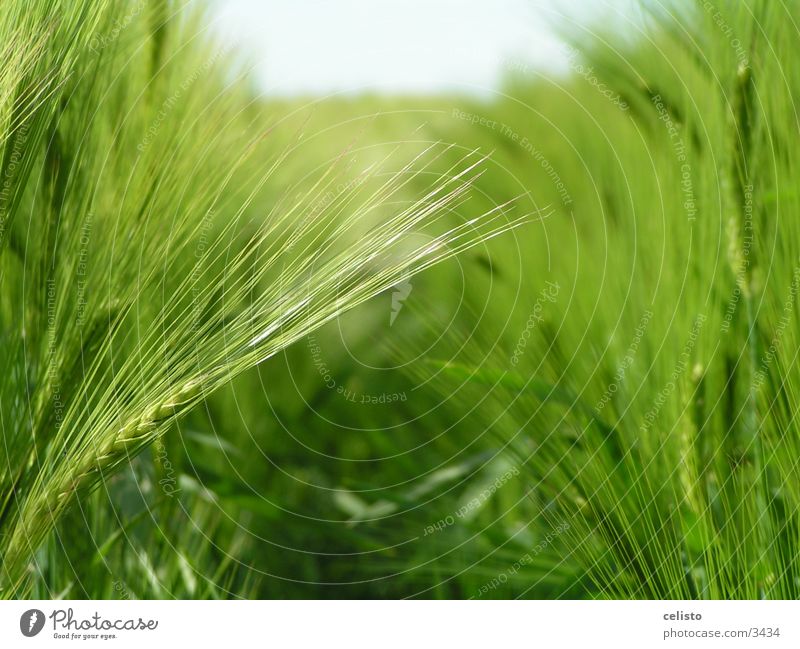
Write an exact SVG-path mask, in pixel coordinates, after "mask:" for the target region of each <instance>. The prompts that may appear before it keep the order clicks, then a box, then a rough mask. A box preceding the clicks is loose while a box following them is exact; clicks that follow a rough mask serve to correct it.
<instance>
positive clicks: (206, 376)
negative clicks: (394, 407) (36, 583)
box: [0, 0, 526, 596]
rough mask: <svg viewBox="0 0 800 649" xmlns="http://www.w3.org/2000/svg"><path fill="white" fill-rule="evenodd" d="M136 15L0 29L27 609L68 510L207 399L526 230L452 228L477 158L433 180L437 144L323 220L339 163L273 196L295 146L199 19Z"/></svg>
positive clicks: (3, 543)
mask: <svg viewBox="0 0 800 649" xmlns="http://www.w3.org/2000/svg"><path fill="white" fill-rule="evenodd" d="M129 8H130V5H129V4H128V3H124V2H114V1H109V2H95V1H91V2H89V1H87V2H82V1H80V2H75V1H73V0H70V1H69V2H62V1H59V0H52V1H51V0H44V1H42V2H33V3H31V2H12V3H8V4H7V5H4V7H3V10H2V14H1V15H0V21H1V22H0V25H1V26H0V30H1V33H2V35H3V38H2V41H3V43H4V60H5V61H7V63H6V64H4V66H3V72H2V91H1V92H2V107H1V108H0V114H1V118H0V119H2V125H1V126H0V139H2V144H3V162H2V178H3V189H2V203H1V204H0V209H1V210H2V219H1V220H0V223H1V224H2V225H1V226H0V229H1V231H2V251H1V254H2V257H0V259H2V268H0V273H1V274H2V285H3V301H2V309H1V310H0V313H1V314H2V336H3V345H2V354H3V368H4V372H3V376H2V379H0V381H2V383H1V386H0V394H1V395H2V396H0V404H2V409H1V410H0V412H1V413H2V430H3V445H2V451H1V452H2V460H0V494H1V495H0V555H2V557H3V560H2V573H1V574H0V588H2V593H3V594H4V595H5V596H18V595H21V594H25V593H27V592H28V591H29V589H30V587H31V582H30V576H31V570H35V565H36V562H35V561H32V558H33V557H34V554H35V553H36V551H37V550H38V548H40V547H41V546H42V544H43V543H44V542H45V540H46V539H47V537H48V534H49V533H51V531H52V530H53V527H54V525H55V524H56V523H57V522H58V521H59V519H60V518H61V517H62V516H64V515H65V513H66V512H67V511H68V510H69V509H70V508H71V507H73V506H74V505H75V502H76V499H77V498H79V496H80V495H81V494H86V493H89V492H91V491H92V490H93V489H94V488H96V487H97V486H98V485H99V484H100V483H102V482H104V481H107V480H108V479H109V478H110V477H111V476H112V475H113V474H114V473H115V472H117V471H119V470H120V469H122V468H123V467H125V466H126V465H128V464H129V463H130V461H131V459H132V458H134V457H135V456H137V455H138V454H139V453H141V451H142V450H144V449H145V448H147V447H148V446H150V445H151V444H153V443H154V442H156V441H157V440H159V439H160V438H161V437H162V436H164V435H165V434H167V433H168V430H169V428H170V426H171V425H172V423H173V422H174V421H175V420H176V418H178V417H180V416H182V415H184V414H185V413H186V412H187V411H188V410H190V409H191V408H192V407H193V406H195V405H197V404H198V403H200V402H201V400H203V398H205V397H206V396H208V395H209V394H211V393H213V392H214V391H215V390H217V389H219V388H220V387H221V386H223V385H225V384H227V383H228V382H230V381H231V379H232V378H234V377H235V376H237V375H238V374H240V373H242V372H243V371H245V370H247V369H248V368H250V367H253V366H255V365H257V364H258V363H261V362H263V361H264V360H266V359H268V358H270V357H271V356H274V355H275V354H276V353H277V352H278V351H279V350H281V349H283V348H284V347H286V346H288V345H290V344H291V343H293V342H294V341H296V340H298V339H299V338H301V337H302V336H304V335H305V334H307V333H308V332H309V331H311V330H313V329H315V328H317V327H319V326H321V325H322V324H324V323H325V322H327V321H329V320H331V319H333V318H335V317H336V316H337V315H338V314H340V313H342V312H343V311H345V310H347V309H349V308H352V307H354V306H356V305H358V304H360V303H361V302H363V301H365V300H367V299H369V298H370V297H372V296H374V295H376V294H378V293H380V292H381V291H383V290H384V289H386V288H388V287H390V286H392V285H393V284H394V283H396V282H398V281H400V280H402V279H403V278H407V277H409V276H410V275H412V274H414V273H416V272H418V271H420V270H422V269H424V268H426V267H428V266H430V265H432V264H434V263H436V262H438V261H440V260H442V259H444V258H445V257H447V256H450V255H452V254H455V253H457V252H459V251H460V250H463V249H466V248H468V247H470V246H471V245H473V244H474V243H475V242H477V241H480V240H482V239H485V238H491V237H492V236H494V235H495V234H499V233H501V232H503V231H504V230H507V229H509V228H511V227H513V226H514V225H516V224H519V223H521V222H522V221H524V220H525V218H526V217H525V216H524V215H522V216H509V212H508V211H507V210H505V209H503V206H498V207H497V208H496V209H494V210H489V211H488V212H487V213H485V214H483V215H482V216H481V215H480V214H478V215H473V216H472V217H471V218H469V219H461V220H460V222H458V223H457V224H455V225H454V224H453V218H452V216H451V215H453V214H455V213H456V212H458V211H459V210H460V209H467V208H466V207H464V204H465V202H467V201H468V198H469V195H468V191H469V185H470V181H471V180H473V179H474V177H475V175H476V173H478V167H479V166H480V164H481V162H482V157H481V156H480V155H479V154H477V153H467V154H465V155H463V156H461V155H460V156H459V162H458V163H456V164H452V165H448V166H447V167H443V166H441V165H437V160H439V159H440V158H441V157H442V156H443V155H445V154H446V153H447V150H448V147H446V146H444V145H441V146H437V145H436V144H432V145H430V146H426V147H423V148H422V149H421V150H420V151H418V152H417V153H416V154H415V155H413V156H411V157H410V158H409V159H408V160H407V161H406V162H404V163H403V164H402V165H400V166H399V167H397V168H395V169H394V170H390V169H388V168H387V166H388V165H389V164H391V162H390V161H391V160H392V156H391V154H389V155H387V156H386V157H384V158H383V159H376V160H374V161H373V162H372V163H371V164H370V165H368V166H367V167H365V168H364V169H363V170H362V171H361V174H362V176H363V178H362V179H361V182H360V183H359V184H358V185H357V187H358V191H355V189H345V190H343V191H340V192H338V193H337V195H336V196H335V197H334V199H333V200H330V201H327V202H326V204H325V205H324V206H323V207H322V208H321V209H314V205H315V202H316V200H317V197H318V196H322V195H324V194H325V193H326V192H327V190H328V188H329V186H332V185H334V184H335V179H336V178H337V174H338V173H339V168H338V167H337V165H336V164H332V165H331V166H330V167H329V168H328V169H326V170H324V171H323V172H322V173H319V174H318V176H317V178H316V179H315V180H314V181H313V182H312V183H307V184H306V185H305V186H302V187H293V186H291V184H289V185H288V186H286V187H285V188H284V190H283V191H282V192H280V193H277V194H271V195H268V194H267V192H266V191H265V186H266V185H267V183H268V182H269V181H271V180H272V179H273V178H274V177H275V175H276V174H278V173H280V171H281V169H282V167H283V165H285V164H289V162H288V160H290V159H291V158H292V153H293V151H292V146H291V144H283V145H276V143H275V142H274V141H273V138H271V132H272V131H273V130H276V129H280V128H282V127H281V125H280V124H276V123H269V122H267V120H266V119H264V114H263V112H261V111H257V110H255V109H253V106H252V104H253V101H254V100H253V98H252V97H250V96H248V90H247V86H246V84H245V82H244V81H240V80H238V79H239V77H234V78H231V75H230V70H231V69H232V65H231V62H230V61H226V55H227V52H226V51H225V49H224V48H223V47H222V46H221V45H219V44H218V43H215V41H214V39H213V37H212V35H211V34H210V33H208V30H207V28H206V27H204V23H203V17H202V16H201V15H198V14H197V11H196V10H191V9H186V8H185V7H180V6H177V5H175V4H173V3H169V2H161V3H159V2H153V3H148V6H147V8H146V9H142V10H141V11H140V13H142V14H143V15H140V16H137V17H136V20H135V21H134V20H132V19H131V20H130V21H128V23H127V24H121V23H120V22H119V20H118V17H119V16H121V15H124V14H125V12H126V10H128V9H129ZM222 63H228V64H229V65H227V66H225V65H221V64H222ZM345 154H346V151H343V153H342V155H343V156H344V155H345ZM420 178H424V179H425V181H424V183H422V184H425V185H426V186H427V189H425V190H421V191H419V193H417V194H416V197H415V198H413V199H411V198H409V196H410V194H409V193H408V191H407V190H406V189H405V188H406V186H407V185H409V184H410V183H415V184H417V185H419V184H420V183H419V182H418V179H420ZM272 187H273V188H274V187H275V184H274V183H273V185H272ZM353 187H356V186H355V185H354V186H353ZM448 222H449V223H450V225H448ZM423 226H425V227H426V228H427V229H428V230H427V231H428V232H430V233H431V234H430V238H429V239H427V240H426V241H425V243H424V244H421V243H414V241H413V240H412V239H410V236H411V235H412V234H413V233H414V232H416V231H417V230H418V229H420V228H422V227H423Z"/></svg>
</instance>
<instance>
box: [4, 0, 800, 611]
mask: <svg viewBox="0 0 800 649" xmlns="http://www.w3.org/2000/svg"><path fill="white" fill-rule="evenodd" d="M556 5H557V3H553V5H552V6H550V7H549V8H548V7H545V13H546V14H547V15H549V17H550V19H551V20H552V23H553V26H554V29H555V30H557V31H558V33H559V34H560V35H561V36H562V37H563V39H564V41H565V42H567V43H569V46H568V47H565V49H564V52H563V62H564V63H565V66H564V70H561V71H558V72H552V73H543V72H541V71H539V70H534V69H531V68H529V67H528V66H527V65H525V64H523V63H522V62H521V61H510V60H509V61H504V62H503V69H504V72H505V75H504V81H503V88H502V92H494V93H492V92H490V93H488V96H482V97H480V98H475V97H474V96H471V95H468V94H460V93H450V94H444V95H439V96H435V97H433V96H432V97H391V98H389V97H379V96H370V95H359V96H341V97H332V98H327V99H324V100H323V99H313V100H311V101H305V100H301V99H277V98H274V97H270V96H266V97H264V96H261V95H259V94H257V93H255V92H254V90H253V88H252V86H251V85H250V83H249V81H248V75H247V71H248V69H249V63H248V62H247V61H246V60H245V59H243V58H242V56H241V54H240V53H239V52H237V51H236V50H235V49H232V48H231V47H230V46H229V45H228V44H226V43H223V42H221V41H219V40H218V39H217V38H216V37H215V31H214V30H213V29H212V27H211V23H212V21H211V19H210V17H209V15H208V14H206V13H204V12H203V11H202V6H196V3H195V4H192V5H186V4H184V3H181V2H169V1H167V0H162V1H160V2H155V1H150V2H147V3H134V2H126V1H123V0H96V1H94V2H89V1H88V0H87V1H84V0H69V1H62V0H29V1H26V2H21V1H18V0H6V2H4V3H3V7H2V9H0V34H2V36H3V38H2V39H0V48H2V53H3V61H4V64H3V65H2V66H0V143H2V147H3V152H2V161H1V162H0V164H1V165H2V168H0V183H2V184H1V185H0V278H1V279H0V282H1V283H2V284H1V285H2V292H1V293H0V335H1V336H2V345H1V346H0V355H2V363H1V364H0V368H2V370H3V371H2V372H0V426H1V427H2V442H3V443H2V446H0V557H2V559H1V560H0V565H1V566H2V570H0V588H2V590H1V591H0V593H2V596H4V597H90V598H140V597H154V598H168V597H190V598H218V597H300V598H302V597H313V598H320V597H426V598H427V597H446V598H447V597H449V598H474V599H486V598H517V597H521V598H565V597H568V598H604V597H605V598H656V599H660V598H667V599H669V598H690V599H691V598H728V599H729V598H742V599H755V598H792V599H794V598H797V597H800V554H799V553H800V475H799V473H798V471H799V470H798V461H800V460H798V458H800V436H798V432H797V430H798V428H797V425H796V422H795V421H794V420H795V415H796V412H797V410H798V408H800V393H797V392H795V389H799V390H800V374H798V372H800V369H798V359H797V353H798V345H799V344H800V328H799V327H798V315H800V304H798V302H799V301H800V296H798V292H799V291H800V225H798V224H799V223H800V194H799V193H798V190H797V187H796V184H797V183H796V177H797V171H796V168H795V167H796V165H795V162H794V153H795V151H796V148H797V144H798V138H800V135H798V133H800V130H799V127H800V120H799V119H798V111H797V106H796V104H795V99H796V98H797V97H798V96H800V70H798V68H797V66H796V65H794V57H795V53H796V52H797V51H798V48H799V47H800V33H798V27H797V20H796V16H797V15H798V6H797V3H796V2H787V1H773V0H744V1H742V2H726V1H724V0H709V1H706V0H697V1H686V2H678V1H675V2H668V1H662V2H651V1H649V0H641V1H640V2H639V3H638V4H637V6H636V10H635V11H634V12H631V13H626V14H621V15H620V20H618V21H610V22H608V23H603V24H600V25H598V24H594V23H587V24H583V23H580V22H579V21H575V20H569V21H564V20H562V19H560V18H559V15H558V14H559V11H558V7H557V6H556ZM481 152H485V153H481ZM499 234H502V235H503V236H495V235H499ZM437 262H443V263H437ZM434 264H436V266H435V268H432V266H433V265H434ZM420 271H425V272H420Z"/></svg>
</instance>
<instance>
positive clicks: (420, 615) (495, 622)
mask: <svg viewBox="0 0 800 649" xmlns="http://www.w3.org/2000/svg"><path fill="white" fill-rule="evenodd" d="M798 628H800V603H798V602H766V601H737V602H720V601H711V602H686V601H668V602H614V601H596V602H586V601H486V602H477V601H443V602H431V601H232V602H220V601H199V602H190V601H137V600H127V601H100V602H93V601H55V602H54V601H36V600H30V601H6V602H0V647H15V648H16V647H48V646H53V645H56V646H62V647H76V646H81V647H83V646H110V647H118V648H120V649H121V648H122V647H136V648H137V649H154V648H156V647H181V648H183V647H191V646H194V645H195V644H197V645H199V646H201V647H206V646H214V644H213V643H219V645H218V646H225V645H223V643H236V644H234V645H228V646H230V647H234V646H236V647H238V646H244V647H250V646H254V647H314V648H317V647H325V648H329V647H333V648H336V647H343V648H344V647H346V648H347V649H360V648H361V647H363V648H364V649H367V648H369V649H375V648H381V649H385V648H393V647H398V648H399V647H403V648H404V649H405V648H407V647H424V648H427V647H458V648H459V649H463V648H470V647H532V648H534V647H543V646H548V645H552V646H554V647H561V646H576V647H578V646H580V647H583V646H586V647H606V646H607V647H636V648H637V649H638V648H640V647H653V646H664V647H670V646H675V647H682V646H695V647H722V646H725V647H737V646H741V647H765V648H769V647H800V633H798ZM512 643H513V644H512ZM579 643H580V644H579Z"/></svg>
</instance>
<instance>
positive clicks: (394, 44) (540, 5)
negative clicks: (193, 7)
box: [212, 0, 633, 95]
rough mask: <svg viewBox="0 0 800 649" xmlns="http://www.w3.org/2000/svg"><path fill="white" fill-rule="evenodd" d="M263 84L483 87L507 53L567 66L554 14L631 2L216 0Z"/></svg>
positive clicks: (328, 88)
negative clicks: (551, 22)
mask: <svg viewBox="0 0 800 649" xmlns="http://www.w3.org/2000/svg"><path fill="white" fill-rule="evenodd" d="M212 2H213V6H214V7H215V12H216V17H217V25H218V28H219V30H220V31H222V32H223V33H224V34H226V36H227V38H229V39H231V40H233V41H235V42H236V43H238V44H240V45H241V47H242V48H243V50H244V51H245V52H246V53H247V54H248V55H249V56H251V57H252V60H253V61H255V62H256V63H257V66H256V69H255V70H254V72H255V76H256V79H257V81H258V83H259V85H260V86H261V88H262V89H263V90H264V91H265V92H269V93H270V94H280V95H298V94H315V95H319V94H322V95H325V94H330V93H336V92H365V91H366V92H407V93H408V92H410V93H415V92H416V93H428V92H440V91H447V90H458V91H462V92H474V93H479V94H481V93H485V92H487V91H489V90H490V89H491V88H493V87H495V86H496V84H497V81H498V79H499V77H500V75H501V72H502V70H503V65H504V60H505V61H507V60H508V59H511V60H512V61H514V62H519V61H521V62H524V64H525V65H529V66H531V67H532V68H537V69H545V70H549V71H558V70H559V69H563V65H564V63H563V54H562V53H561V49H560V43H559V41H558V39H557V38H556V36H555V35H554V34H553V32H552V30H551V29H550V27H549V23H548V20H547V18H546V17H548V16H549V17H550V19H553V18H554V17H555V16H556V15H558V14H565V13H566V14H567V15H568V16H569V20H572V21H580V22H589V21H590V20H591V19H592V17H593V18H594V19H597V17H598V15H604V14H605V15H607V16H608V18H603V20H607V19H612V20H619V19H620V17H619V16H620V14H619V13H617V12H621V14H622V15H628V14H629V13H630V12H631V6H632V4H633V2H632V0H558V1H551V2H544V1H543V0H483V1H480V0H212Z"/></svg>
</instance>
